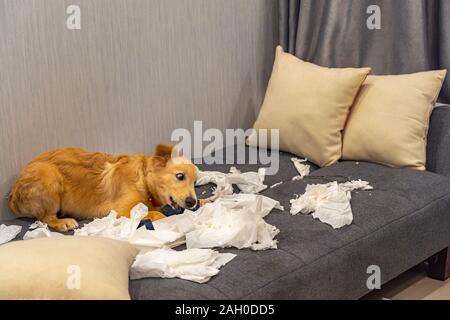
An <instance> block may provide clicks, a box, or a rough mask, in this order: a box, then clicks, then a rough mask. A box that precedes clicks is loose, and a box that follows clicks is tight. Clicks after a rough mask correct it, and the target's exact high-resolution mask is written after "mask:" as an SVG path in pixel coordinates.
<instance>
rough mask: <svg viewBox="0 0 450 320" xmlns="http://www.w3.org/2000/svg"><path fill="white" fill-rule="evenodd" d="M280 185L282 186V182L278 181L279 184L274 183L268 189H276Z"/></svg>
mask: <svg viewBox="0 0 450 320" xmlns="http://www.w3.org/2000/svg"><path fill="white" fill-rule="evenodd" d="M282 184H283V181H280V182H277V183H274V184H273V185H271V186H270V187H269V188H270V189H272V188H276V187H278V186H281V185H282Z"/></svg>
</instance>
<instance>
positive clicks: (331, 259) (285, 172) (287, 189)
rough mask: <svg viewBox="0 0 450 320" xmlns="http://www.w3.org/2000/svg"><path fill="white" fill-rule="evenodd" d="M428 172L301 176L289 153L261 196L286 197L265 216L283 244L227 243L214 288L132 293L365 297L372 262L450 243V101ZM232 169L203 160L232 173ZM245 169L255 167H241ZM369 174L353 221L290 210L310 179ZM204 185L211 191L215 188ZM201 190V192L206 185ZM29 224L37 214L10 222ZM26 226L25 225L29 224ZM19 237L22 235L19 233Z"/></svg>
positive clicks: (389, 264)
mask: <svg viewBox="0 0 450 320" xmlns="http://www.w3.org/2000/svg"><path fill="white" fill-rule="evenodd" d="M430 123H431V125H430V130H429V137H428V150H427V168H428V171H424V172H421V171H415V170H411V169H393V168H388V167H385V166H382V165H378V164H374V163H367V162H353V161H343V162H339V163H337V164H334V165H332V166H330V167H326V168H317V167H314V166H313V171H312V173H311V175H310V176H309V177H307V178H305V179H304V180H302V181H291V178H292V177H293V176H295V175H296V171H295V168H294V167H293V165H292V163H291V161H290V158H291V155H289V154H287V153H282V154H281V155H280V172H279V173H278V174H277V175H275V176H268V177H266V183H267V184H268V185H271V184H274V183H276V182H279V181H284V183H283V184H281V185H280V186H278V187H276V188H272V189H267V190H265V191H264V192H262V194H263V195H266V196H268V197H271V198H273V199H276V200H279V201H280V202H281V204H282V205H284V206H285V210H286V211H285V212H280V211H273V212H272V213H271V214H269V215H268V216H267V217H266V220H267V222H269V223H270V224H273V225H275V226H277V227H278V228H279V229H280V233H279V235H278V236H277V239H278V240H279V245H278V249H276V250H267V251H259V252H254V251H251V250H234V249H224V250H220V251H223V252H233V253H236V254H237V257H236V258H235V259H234V260H232V261H231V262H230V263H229V264H227V265H226V266H224V267H223V268H222V269H221V271H220V273H219V274H218V275H217V276H215V277H214V278H212V279H211V280H210V281H209V282H208V283H206V284H196V283H193V282H189V281H185V280H180V279H141V280H133V281H130V293H131V296H132V298H133V299H189V300H190V299H357V298H360V297H362V296H363V295H365V294H367V293H368V292H369V289H368V288H367V286H366V281H367V278H368V277H369V274H368V273H367V268H368V267H369V266H370V265H377V266H379V267H380V269H381V281H382V283H386V282H387V281H389V280H391V279H393V278H394V277H396V276H398V275H399V274H401V273H402V272H404V271H406V270H408V269H409V268H411V267H413V266H415V265H416V264H418V263H420V262H422V261H424V260H426V259H427V258H428V257H430V256H432V255H433V254H435V253H437V252H439V251H440V250H442V249H444V248H446V247H447V246H449V245H450V144H449V142H450V106H441V107H439V108H436V109H435V110H434V112H433V114H432V117H431V120H430ZM229 167H230V166H229V165H214V166H206V165H200V168H201V169H203V170H218V171H223V172H228V171H229ZM237 167H238V168H239V169H241V170H242V171H249V170H256V169H257V168H258V167H259V166H257V165H238V166H237ZM345 177H348V178H350V179H363V180H367V181H369V182H370V184H371V185H372V186H373V187H374V190H371V191H355V192H353V193H352V200H351V204H352V208H353V215H354V221H353V224H351V225H350V226H346V227H343V228H341V229H338V230H334V229H332V228H331V227H329V226H328V225H325V224H323V223H321V222H320V221H318V220H315V219H313V218H312V217H311V216H306V215H301V214H299V215H296V216H292V215H290V214H289V213H288V210H289V200H290V199H292V198H293V195H294V194H301V193H303V192H304V189H305V187H306V185H307V184H311V183H325V182H328V181H334V180H338V181H343V180H345ZM203 189H204V190H207V191H208V192H210V189H211V187H210V186H205V187H203ZM203 189H200V190H199V191H201V190H203ZM11 223H15V224H17V223H19V224H22V225H24V226H27V225H28V224H29V223H30V220H15V221H9V222H7V224H11ZM23 232H25V230H23ZM19 238H20V237H19Z"/></svg>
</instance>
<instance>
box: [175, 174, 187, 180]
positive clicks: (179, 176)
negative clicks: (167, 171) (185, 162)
mask: <svg viewBox="0 0 450 320" xmlns="http://www.w3.org/2000/svg"><path fill="white" fill-rule="evenodd" d="M175 177H177V180H179V181H183V180H184V179H185V178H186V177H185V175H184V173H177V174H176V175H175Z"/></svg>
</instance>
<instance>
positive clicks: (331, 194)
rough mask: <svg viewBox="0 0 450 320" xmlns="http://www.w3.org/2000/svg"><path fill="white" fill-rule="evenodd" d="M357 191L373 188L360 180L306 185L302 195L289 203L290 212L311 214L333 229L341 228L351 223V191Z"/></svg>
mask: <svg viewBox="0 0 450 320" xmlns="http://www.w3.org/2000/svg"><path fill="white" fill-rule="evenodd" d="M357 189H359V190H372V189H373V188H372V186H370V185H369V183H368V182H367V181H362V180H352V181H348V182H345V183H337V182H336V181H334V182H330V183H326V184H308V185H307V186H306V190H305V193H304V194H302V195H301V196H300V197H298V198H297V199H292V200H291V201H290V202H291V210H290V212H291V214H293V215H294V214H297V213H299V212H301V213H303V214H311V213H312V216H313V217H314V218H315V219H319V220H320V221H321V222H324V223H327V224H329V225H330V226H332V227H333V228H334V229H338V228H341V227H343V226H345V225H349V224H351V223H352V221H353V213H352V208H351V205H350V199H351V191H353V190H357Z"/></svg>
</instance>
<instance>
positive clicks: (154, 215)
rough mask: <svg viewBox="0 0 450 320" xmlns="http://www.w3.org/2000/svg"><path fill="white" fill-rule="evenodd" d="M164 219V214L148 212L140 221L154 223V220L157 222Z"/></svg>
mask: <svg viewBox="0 0 450 320" xmlns="http://www.w3.org/2000/svg"><path fill="white" fill-rule="evenodd" d="M165 217H166V216H165V215H164V213H161V212H159V211H149V212H148V214H147V216H146V217H145V218H144V219H142V220H151V221H156V220H159V219H163V218H165Z"/></svg>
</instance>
